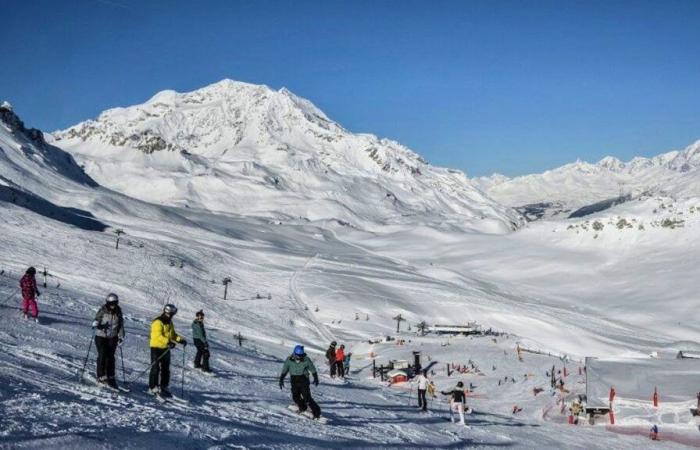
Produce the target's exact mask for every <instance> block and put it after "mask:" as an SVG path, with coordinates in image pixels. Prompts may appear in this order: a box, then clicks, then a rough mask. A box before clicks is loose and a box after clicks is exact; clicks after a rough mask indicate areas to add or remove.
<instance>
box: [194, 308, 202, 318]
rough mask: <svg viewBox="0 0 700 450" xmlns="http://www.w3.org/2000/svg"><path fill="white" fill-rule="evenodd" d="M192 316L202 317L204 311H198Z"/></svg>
mask: <svg viewBox="0 0 700 450" xmlns="http://www.w3.org/2000/svg"><path fill="white" fill-rule="evenodd" d="M194 316H195V317H204V311H203V310H201V309H200V310H199V311H197V312H196V313H195V314H194Z"/></svg>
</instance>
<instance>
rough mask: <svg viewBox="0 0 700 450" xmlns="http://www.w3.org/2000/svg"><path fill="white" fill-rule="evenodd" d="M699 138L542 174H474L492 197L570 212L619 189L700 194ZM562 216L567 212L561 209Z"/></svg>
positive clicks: (631, 192)
mask: <svg viewBox="0 0 700 450" xmlns="http://www.w3.org/2000/svg"><path fill="white" fill-rule="evenodd" d="M699 169H700V141H697V142H695V143H693V144H691V145H689V146H688V147H687V148H686V149H684V150H682V151H672V152H668V153H664V154H661V155H658V156H655V157H653V158H642V157H637V158H634V159H632V160H631V161H628V162H622V161H620V160H619V159H617V158H614V157H611V156H608V157H606V158H603V159H602V160H600V161H599V162H598V163H596V164H590V163H587V162H584V161H577V162H575V163H572V164H567V165H565V166H562V167H559V168H557V169H553V170H549V171H546V172H544V173H542V174H533V175H526V176H521V177H515V178H508V177H505V176H503V175H493V176H491V177H482V178H478V179H475V180H473V181H474V182H475V183H476V184H477V186H479V187H481V188H482V189H483V190H484V191H485V192H487V193H488V194H489V195H490V196H491V197H493V198H494V199H496V200H498V201H499V202H501V203H503V204H506V205H510V206H524V205H530V204H535V203H553V204H554V205H552V206H553V207H554V208H557V209H559V210H565V212H572V211H574V210H576V209H578V208H580V207H582V206H586V205H590V204H593V203H596V202H599V201H602V200H606V199H610V198H613V197H617V196H619V195H631V196H632V197H637V196H639V195H641V194H643V193H648V194H651V195H669V196H673V197H676V198H688V197H698V196H700V171H699ZM559 215H560V216H563V217H565V216H566V215H565V213H560V214H559Z"/></svg>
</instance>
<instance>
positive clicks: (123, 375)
mask: <svg viewBox="0 0 700 450" xmlns="http://www.w3.org/2000/svg"><path fill="white" fill-rule="evenodd" d="M119 356H121V359H122V380H124V386H126V387H128V386H129V383H127V382H126V370H125V369H124V350H123V349H122V346H121V345H120V346H119Z"/></svg>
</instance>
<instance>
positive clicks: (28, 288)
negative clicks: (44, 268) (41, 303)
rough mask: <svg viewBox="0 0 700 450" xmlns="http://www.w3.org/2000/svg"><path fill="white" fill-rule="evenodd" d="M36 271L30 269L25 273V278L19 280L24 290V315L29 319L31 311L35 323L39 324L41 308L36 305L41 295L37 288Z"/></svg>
mask: <svg viewBox="0 0 700 450" xmlns="http://www.w3.org/2000/svg"><path fill="white" fill-rule="evenodd" d="M35 275H36V269H35V268H34V267H30V268H28V269H27V271H26V272H25V273H24V276H23V277H22V279H21V280H19V287H20V288H21V289H22V314H24V318H25V319H29V310H31V313H32V318H33V319H34V321H35V322H39V307H38V306H37V304H36V298H37V297H38V296H40V295H41V292H39V289H37V287H36V278H35V277H34V276H35Z"/></svg>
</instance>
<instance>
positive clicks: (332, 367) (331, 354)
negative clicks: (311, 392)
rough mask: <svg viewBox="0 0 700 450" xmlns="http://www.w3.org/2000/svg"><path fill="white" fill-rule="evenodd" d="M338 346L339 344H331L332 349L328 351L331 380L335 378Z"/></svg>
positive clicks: (327, 357)
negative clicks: (336, 347)
mask: <svg viewBox="0 0 700 450" xmlns="http://www.w3.org/2000/svg"><path fill="white" fill-rule="evenodd" d="M336 345H338V343H337V342H335V341H333V342H331V345H330V347H328V350H326V360H327V361H328V366H329V367H330V373H331V378H335V346H336Z"/></svg>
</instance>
